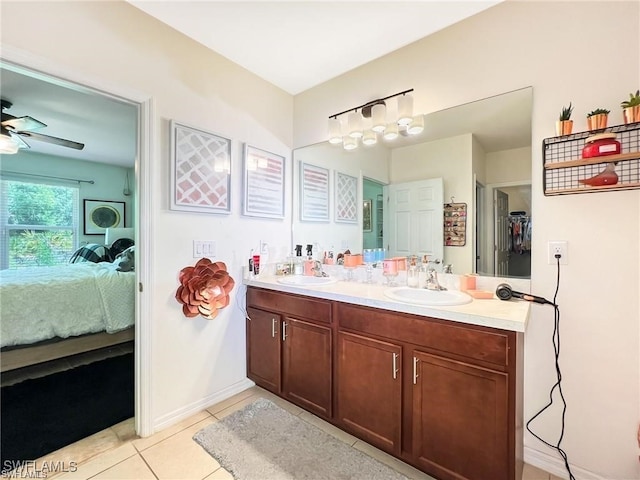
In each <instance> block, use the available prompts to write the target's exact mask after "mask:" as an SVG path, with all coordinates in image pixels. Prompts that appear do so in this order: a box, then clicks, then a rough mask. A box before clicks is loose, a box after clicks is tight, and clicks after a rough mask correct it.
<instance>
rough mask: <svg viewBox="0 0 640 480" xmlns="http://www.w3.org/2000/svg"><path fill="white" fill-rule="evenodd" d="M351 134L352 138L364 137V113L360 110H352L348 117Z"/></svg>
mask: <svg viewBox="0 0 640 480" xmlns="http://www.w3.org/2000/svg"><path fill="white" fill-rule="evenodd" d="M347 125H348V128H349V136H350V137H352V138H360V137H362V115H360V114H359V113H358V112H350V113H349V116H348V117H347Z"/></svg>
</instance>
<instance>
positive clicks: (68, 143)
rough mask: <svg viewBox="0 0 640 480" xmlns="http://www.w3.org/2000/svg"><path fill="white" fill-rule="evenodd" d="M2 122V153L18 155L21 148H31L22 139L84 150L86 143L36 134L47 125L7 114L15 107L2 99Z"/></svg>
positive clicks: (0, 149)
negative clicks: (37, 130)
mask: <svg viewBox="0 0 640 480" xmlns="http://www.w3.org/2000/svg"><path fill="white" fill-rule="evenodd" d="M0 101H1V102H2V121H1V122H0V130H1V131H0V153H16V152H17V151H18V149H20V148H31V147H30V146H29V144H28V143H27V142H25V141H24V140H23V139H22V138H21V137H25V138H30V139H32V140H38V141H40V142H46V143H52V144H54V145H60V146H62V147H69V148H74V149H76V150H82V149H83V148H84V143H78V142H74V141H72V140H65V139H64V138H58V137H52V136H51V135H44V134H42V133H37V132H34V131H33V130H36V129H38V128H43V127H46V126H47V125H46V124H44V123H42V122H41V121H39V120H36V119H35V118H33V117H30V116H28V115H26V116H23V117H14V116H13V115H9V114H8V113H6V112H5V109H6V110H8V109H9V108H11V106H12V105H13V104H12V103H11V102H9V101H8V100H5V99H2V100H0Z"/></svg>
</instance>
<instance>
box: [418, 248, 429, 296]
mask: <svg viewBox="0 0 640 480" xmlns="http://www.w3.org/2000/svg"><path fill="white" fill-rule="evenodd" d="M428 270H429V256H428V255H423V257H422V263H421V264H420V269H419V271H418V288H427V277H428Z"/></svg>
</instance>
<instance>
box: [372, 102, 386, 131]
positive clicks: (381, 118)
mask: <svg viewBox="0 0 640 480" xmlns="http://www.w3.org/2000/svg"><path fill="white" fill-rule="evenodd" d="M386 126H387V107H386V105H385V104H384V102H382V103H377V104H375V105H374V106H373V107H372V108H371V130H373V131H374V132H376V133H382V132H384V129H385V127H386Z"/></svg>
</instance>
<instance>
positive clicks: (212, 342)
mask: <svg viewBox="0 0 640 480" xmlns="http://www.w3.org/2000/svg"><path fill="white" fill-rule="evenodd" d="M1 8H2V25H1V27H2V45H3V49H4V48H5V47H12V48H14V49H17V50H20V51H21V52H24V54H25V56H27V57H29V56H33V57H34V59H35V60H34V62H35V61H37V62H39V61H40V60H42V62H43V63H45V64H53V65H55V66H56V68H59V69H61V70H66V71H69V72H70V73H72V75H73V76H74V77H80V78H85V77H86V78H87V79H88V80H91V81H92V82H93V81H95V82H97V83H99V84H100V85H104V86H105V87H104V88H105V89H106V90H108V87H109V86H113V88H114V89H115V90H116V91H122V90H132V91H135V92H141V93H143V94H145V95H147V96H149V97H152V98H153V102H154V110H155V111H154V118H153V122H154V124H153V125H152V127H153V129H154V132H155V134H156V136H155V143H154V145H153V157H152V158H151V165H149V167H150V170H151V184H152V191H151V192H150V197H151V204H152V207H153V210H152V212H151V218H150V224H149V225H142V226H141V227H142V228H144V229H146V230H147V231H149V232H150V234H151V242H152V250H151V252H150V253H151V262H150V265H151V272H150V273H151V279H152V282H151V285H145V292H146V294H149V295H150V296H151V298H152V299H153V303H152V305H151V316H150V319H149V320H150V322H151V325H149V327H150V331H151V337H152V339H151V344H152V348H151V350H152V351H151V362H150V363H151V364H150V365H143V369H145V371H146V372H149V373H150V375H151V386H152V392H151V396H152V412H148V413H150V416H151V419H152V422H153V424H154V425H155V427H156V428H161V427H163V426H166V425H168V424H170V423H173V422H175V420H176V419H179V418H181V417H183V416H185V415H187V414H188V413H189V412H190V411H197V410H201V409H202V408H203V407H204V406H206V405H208V404H211V403H213V401H214V400H215V399H216V398H218V399H219V398H220V395H223V396H224V395H225V392H229V391H231V390H233V389H234V388H238V386H242V385H243V384H244V383H245V379H246V368H245V315H244V312H243V311H242V308H241V305H243V304H244V302H243V299H244V289H243V287H242V285H241V273H240V272H241V266H242V265H244V264H245V262H246V259H247V258H248V255H249V251H250V249H251V248H258V242H259V241H260V240H263V241H265V242H267V243H268V244H269V245H270V246H271V247H272V248H273V249H274V250H275V251H280V250H281V251H283V252H284V251H285V250H288V246H289V242H290V222H291V218H290V215H289V213H288V212H290V210H291V204H290V197H291V191H290V187H288V191H287V202H286V212H287V217H286V218H285V219H284V220H268V221H267V220H260V219H254V218H248V217H242V216H241V215H240V214H239V212H240V209H241V198H242V197H241V192H242V175H240V174H239V172H241V171H242V170H241V165H242V153H241V152H242V143H243V142H248V143H250V144H251V145H253V146H256V147H259V148H262V149H265V150H268V151H271V152H274V153H277V154H280V155H283V156H285V157H286V159H287V164H286V168H287V174H286V175H287V178H286V184H287V186H290V184H291V161H290V157H291V155H290V152H291V143H292V138H291V137H292V123H293V99H292V97H291V96H290V95H289V94H286V93H285V92H283V91H282V90H280V89H278V88H275V87H274V86H273V85H271V84H269V83H267V82H265V81H263V80H261V79H259V78H258V77H256V76H255V75H253V74H251V73H249V72H248V71H246V70H244V69H242V68H240V67H238V66H237V65H235V64H233V63H231V62H230V61H228V60H226V59H225V58H223V57H222V56H219V55H217V54H215V53H213V52H211V51H210V50H208V49H206V48H204V47H203V46H201V45H199V44H197V43H195V42H193V41H192V40H190V39H188V38H186V37H184V36H183V35H181V34H178V33H176V32H175V31H174V30H172V29H170V28H168V27H167V26H165V25H164V24H162V23H160V22H158V21H156V20H155V19H152V18H151V17H149V16H147V15H146V14H144V13H142V12H141V11H140V10H138V9H136V8H134V7H132V6H131V5H129V4H127V3H124V2H42V3H37V2H2V6H1ZM37 62H36V63H37ZM172 119H175V120H178V121H180V122H181V123H185V124H187V125H193V126H196V127H198V128H201V129H203V130H207V131H211V132H214V133H217V134H219V135H222V136H225V137H227V138H230V139H232V142H233V143H232V166H231V171H232V186H231V187H232V192H231V210H232V212H231V214H230V215H208V214H197V213H182V212H174V211H169V209H168V208H169V203H168V202H169V200H168V199H169V195H168V193H169V163H170V159H169V121H170V120H172ZM274 227H275V228H274ZM193 240H215V242H216V246H217V253H218V255H217V259H219V260H222V261H224V262H226V263H227V266H228V268H229V271H230V273H231V275H232V276H233V277H234V278H235V279H236V287H235V290H234V292H233V294H232V301H231V305H230V306H229V307H227V308H226V309H224V310H222V311H221V313H220V314H219V315H218V317H217V318H216V319H215V320H214V321H208V320H205V319H203V318H201V317H196V318H193V319H187V318H185V317H184V316H183V315H182V312H181V309H180V305H179V304H178V303H177V302H176V300H175V299H174V293H175V290H176V288H177V286H178V272H179V271H180V269H182V268H183V267H185V266H187V265H193V263H194V262H195V261H196V259H194V258H193V254H192V253H193V247H192V241H193ZM227 395H228V393H227Z"/></svg>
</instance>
